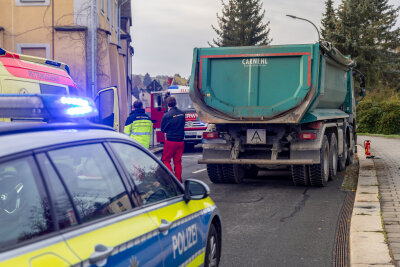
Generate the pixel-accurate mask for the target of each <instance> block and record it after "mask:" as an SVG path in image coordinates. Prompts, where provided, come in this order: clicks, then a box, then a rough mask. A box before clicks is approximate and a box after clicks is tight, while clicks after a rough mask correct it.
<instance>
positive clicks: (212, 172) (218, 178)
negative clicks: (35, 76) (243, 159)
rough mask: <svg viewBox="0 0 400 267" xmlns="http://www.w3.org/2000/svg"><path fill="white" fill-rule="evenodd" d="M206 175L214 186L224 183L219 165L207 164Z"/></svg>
mask: <svg viewBox="0 0 400 267" xmlns="http://www.w3.org/2000/svg"><path fill="white" fill-rule="evenodd" d="M207 174H208V178H210V181H211V182H213V183H214V184H221V183H224V175H223V173H222V166H221V165H219V164H207Z"/></svg>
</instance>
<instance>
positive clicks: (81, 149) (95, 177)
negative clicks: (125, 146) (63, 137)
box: [48, 144, 132, 222]
mask: <svg viewBox="0 0 400 267" xmlns="http://www.w3.org/2000/svg"><path fill="white" fill-rule="evenodd" d="M48 154H49V156H50V158H51V160H52V161H53V163H54V165H55V167H56V168H57V170H58V171H59V173H60V175H61V176H62V179H63V181H64V184H65V185H66V186H67V188H68V191H69V193H70V195H71V197H72V199H73V202H74V204H75V207H76V209H77V211H78V213H79V217H80V219H81V221H82V222H87V221H91V220H95V219H98V218H101V217H104V216H107V215H111V214H116V213H120V212H123V211H125V210H129V209H131V208H132V204H131V202H130V199H129V197H128V194H127V192H126V190H125V187H124V185H123V183H122V181H121V177H120V176H119V174H118V172H117V170H116V168H115V166H114V164H113V163H112V161H111V159H110V157H109V156H108V154H107V152H106V150H105V148H104V147H103V145H101V144H90V145H81V146H73V147H68V148H62V149H57V150H53V151H50V152H48Z"/></svg>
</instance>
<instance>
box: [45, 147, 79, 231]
mask: <svg viewBox="0 0 400 267" xmlns="http://www.w3.org/2000/svg"><path fill="white" fill-rule="evenodd" d="M38 160H39V162H41V163H43V165H42V167H43V170H42V171H43V172H44V174H45V177H47V181H46V184H47V185H48V187H49V188H50V194H51V199H52V203H53V207H54V211H55V214H56V218H57V222H58V227H59V229H65V228H67V227H70V226H73V225H76V224H77V223H78V221H77V219H76V215H75V212H74V209H73V207H72V203H71V202H70V199H69V197H68V194H67V192H66V191H65V188H64V186H63V185H62V183H61V180H60V177H58V175H57V173H56V171H55V170H54V168H53V166H52V165H51V163H50V161H49V159H48V158H47V157H46V156H45V155H44V154H40V155H38Z"/></svg>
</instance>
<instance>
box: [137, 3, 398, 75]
mask: <svg viewBox="0 0 400 267" xmlns="http://www.w3.org/2000/svg"><path fill="white" fill-rule="evenodd" d="M227 1H228V0H225V2H227ZM262 2H263V4H264V8H265V10H266V14H265V21H268V20H269V21H270V29H271V32H270V38H273V41H272V44H293V43H312V42H314V41H316V40H317V39H318V36H317V33H316V31H315V29H314V28H313V26H312V25H311V24H309V23H307V22H305V21H300V20H294V19H291V18H289V17H286V16H285V15H286V14H293V15H296V16H298V17H303V18H307V19H309V20H311V21H313V22H314V23H315V24H316V25H317V27H319V26H320V21H321V18H322V13H324V12H325V4H324V2H325V0H301V1H299V0H280V1H276V0H262ZM334 2H335V5H336V6H338V5H339V3H340V2H341V0H334ZM389 3H390V4H391V5H395V6H399V5H400V0H389ZM221 10H222V5H221V1H220V0H133V1H132V19H133V25H132V28H131V34H132V39H133V47H134V48H135V55H134V56H133V63H132V64H133V66H132V69H133V70H132V71H133V73H134V74H145V73H146V72H148V73H149V74H150V75H151V76H156V75H161V74H166V75H171V76H172V75H174V74H175V73H179V74H180V75H181V76H182V77H188V76H189V75H190V72H191V63H192V56H193V48H194V47H208V44H207V41H210V42H211V41H212V39H213V38H216V34H215V32H214V30H212V28H211V24H212V25H215V26H217V17H216V14H217V13H218V14H221ZM397 26H398V27H400V20H399V21H398V23H397Z"/></svg>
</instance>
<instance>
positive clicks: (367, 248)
mask: <svg viewBox="0 0 400 267" xmlns="http://www.w3.org/2000/svg"><path fill="white" fill-rule="evenodd" d="M358 151H363V148H362V147H361V146H358ZM358 158H359V164H360V171H359V175H358V184H357V192H356V198H355V201H354V208H353V213H352V217H351V225H350V266H351V267H364V266H372V265H373V266H385V267H389V266H393V267H394V265H393V263H392V258H391V256H390V252H389V247H388V244H387V243H386V241H385V235H384V230H383V226H382V219H381V206H380V202H379V186H378V179H377V177H376V171H375V165H374V162H373V160H371V159H367V158H366V157H365V155H364V154H363V153H359V154H358Z"/></svg>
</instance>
